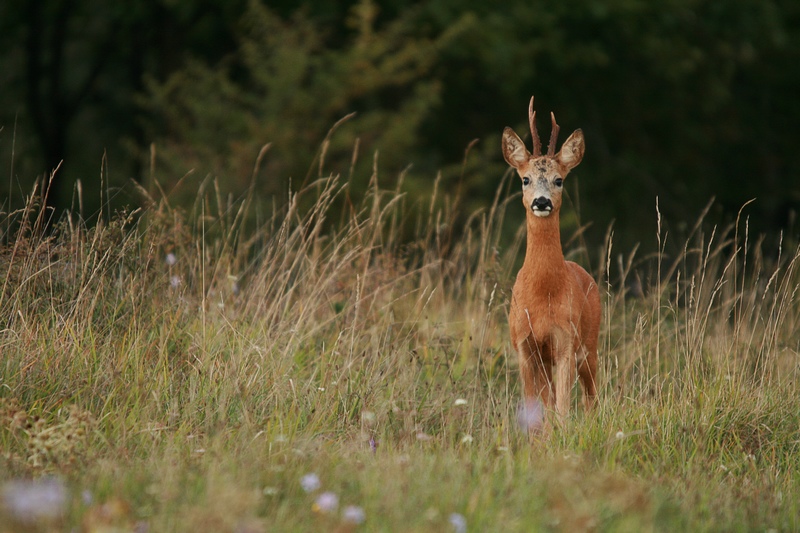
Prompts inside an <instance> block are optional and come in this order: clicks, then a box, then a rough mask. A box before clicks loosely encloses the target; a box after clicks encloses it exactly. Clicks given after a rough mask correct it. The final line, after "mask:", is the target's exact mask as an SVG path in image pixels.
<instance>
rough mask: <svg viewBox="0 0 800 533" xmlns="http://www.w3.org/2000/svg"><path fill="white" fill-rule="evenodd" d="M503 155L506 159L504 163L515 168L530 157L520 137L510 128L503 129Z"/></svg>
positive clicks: (518, 167)
mask: <svg viewBox="0 0 800 533" xmlns="http://www.w3.org/2000/svg"><path fill="white" fill-rule="evenodd" d="M503 157H504V158H505V159H506V163H508V164H509V165H511V166H512V167H514V168H516V169H517V170H519V169H520V167H521V166H522V165H524V164H525V163H527V162H528V160H529V159H530V158H531V154H530V152H528V149H527V148H525V144H524V143H523V142H522V139H520V138H519V136H518V135H517V134H516V133H514V130H512V129H511V128H506V129H505V130H503Z"/></svg>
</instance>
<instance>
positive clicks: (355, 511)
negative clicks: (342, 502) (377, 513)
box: [342, 505, 367, 524]
mask: <svg viewBox="0 0 800 533" xmlns="http://www.w3.org/2000/svg"><path fill="white" fill-rule="evenodd" d="M366 519H367V515H366V513H364V509H362V508H361V507H359V506H357V505H348V506H347V507H345V508H344V510H343V511H342V520H344V521H345V522H350V523H351V524H363V523H364V520H366Z"/></svg>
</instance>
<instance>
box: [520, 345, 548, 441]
mask: <svg viewBox="0 0 800 533" xmlns="http://www.w3.org/2000/svg"><path fill="white" fill-rule="evenodd" d="M517 348H518V354H519V367H520V368H519V369H520V376H521V378H522V395H523V403H522V405H521V406H520V412H519V422H520V424H521V425H522V426H523V427H525V428H526V429H527V430H528V433H529V434H530V437H531V440H534V438H535V437H537V436H538V435H539V433H540V432H541V433H546V432H547V430H548V427H547V424H546V417H545V411H546V410H549V409H552V406H553V405H552V404H553V394H552V376H551V370H550V359H549V357H548V355H549V354H547V352H546V350H545V348H546V347H545V346H541V345H536V344H535V341H534V340H533V338H532V337H530V338H528V339H524V340H523V341H522V342H520V345H519V346H518V347H517Z"/></svg>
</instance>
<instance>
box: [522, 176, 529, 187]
mask: <svg viewBox="0 0 800 533" xmlns="http://www.w3.org/2000/svg"><path fill="white" fill-rule="evenodd" d="M530 184H531V179H530V178H522V186H523V187H527V186H528V185H530Z"/></svg>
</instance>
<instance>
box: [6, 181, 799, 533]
mask: <svg viewBox="0 0 800 533" xmlns="http://www.w3.org/2000/svg"><path fill="white" fill-rule="evenodd" d="M346 185H347V184H341V183H339V182H338V181H337V180H335V179H327V180H320V181H319V182H317V183H315V184H314V185H313V186H311V187H310V188H308V189H306V190H305V191H303V192H301V193H298V194H297V195H296V196H293V197H292V198H291V199H290V202H289V205H288V206H287V207H286V208H285V209H283V210H279V211H277V212H276V214H274V215H272V216H270V217H267V218H264V217H263V216H261V219H260V221H259V222H253V221H254V220H259V215H258V213H257V212H254V211H255V209H254V208H253V207H252V206H253V205H254V203H252V202H251V200H252V199H251V198H248V199H246V200H245V201H243V202H241V203H240V204H232V205H231V204H226V203H224V202H223V201H222V200H219V199H218V198H219V195H216V196H214V195H209V196H205V195H203V194H201V195H199V196H198V201H197V205H196V206H195V209H194V210H193V211H192V212H191V213H188V214H187V213H183V212H182V211H180V210H178V209H173V208H171V207H170V206H169V203H168V202H167V201H166V200H152V201H151V202H150V204H149V207H147V208H146V209H144V210H143V211H142V212H141V213H137V215H136V217H134V216H131V215H128V214H124V213H123V214H119V215H117V216H115V217H114V218H113V220H112V221H111V222H108V223H104V224H100V225H98V226H97V227H94V228H86V227H84V226H82V225H81V224H80V223H78V222H76V221H74V220H71V219H65V220H63V221H62V222H61V223H60V224H59V225H58V227H57V229H56V230H55V231H50V232H45V231H42V226H43V220H44V217H45V215H46V212H44V211H42V210H41V209H39V208H38V207H37V205H38V201H39V198H38V197H37V195H36V194H35V193H34V194H33V195H32V197H31V200H30V201H29V202H28V205H27V207H26V208H25V209H24V210H22V211H19V212H14V213H10V214H6V215H4V219H3V220H0V228H2V229H3V231H4V234H3V248H2V251H1V252H0V276H1V278H0V283H2V292H0V309H2V330H0V350H1V351H2V352H1V353H2V361H0V363H1V364H2V370H1V371H0V372H1V373H0V417H2V418H1V419H2V426H0V451H1V452H2V459H1V460H2V463H3V467H2V468H0V484H3V483H4V484H5V488H4V489H2V490H3V494H4V498H5V499H4V500H3V501H4V502H5V506H0V524H3V525H0V532H3V533H5V532H7V531H51V530H56V531H57V530H67V531H69V530H78V531H92V532H94V531H144V530H147V531H231V532H251V531H252V532H259V531H331V530H333V531H354V530H363V531H409V532H411V531H447V530H454V528H453V527H452V526H451V525H450V523H449V521H450V517H451V515H452V514H453V513H458V514H460V515H462V516H463V517H464V518H465V519H466V522H467V528H468V531H539V530H548V531H549V530H553V531H580V530H596V531H750V530H758V531H767V530H776V531H788V530H796V529H798V528H800V523H799V522H800V520H799V519H798V516H800V509H798V503H797V502H798V501H800V490H799V489H800V474H799V473H798V471H799V470H800V469H798V467H799V466H800V464H798V463H799V462H800V459H798V458H799V457H800V453H798V452H799V451H800V450H798V443H799V442H800V440H799V439H798V435H799V434H800V433H799V432H798V430H799V429H800V395H798V394H797V386H796V383H797V377H798V356H799V354H800V337H799V336H798V334H797V331H798V330H800V303H798V298H797V296H798V295H797V291H798V287H799V286H800V274H798V268H797V262H798V258H800V255H798V250H797V249H786V248H784V249H783V251H782V253H781V255H780V256H779V257H777V256H776V257H764V256H763V254H762V253H761V251H760V247H759V246H758V245H753V244H752V243H750V242H749V241H748V236H747V233H746V223H745V222H741V223H738V225H737V226H735V227H733V228H731V229H729V230H725V231H723V230H720V229H716V230H714V231H712V232H711V233H704V232H703V231H702V229H701V228H702V226H703V225H702V223H698V225H697V228H696V231H695V232H694V233H693V234H692V236H691V237H690V238H689V240H688V242H687V243H686V245H685V247H684V252H683V253H682V254H680V255H679V256H678V257H667V256H666V255H665V254H664V253H660V254H658V255H657V256H656V257H652V258H644V259H639V258H638V257H636V255H635V252H630V253H627V252H626V253H624V254H619V253H618V252H616V251H614V250H613V246H612V243H613V238H612V237H611V233H610V234H609V239H608V242H607V243H606V246H605V252H604V254H603V261H602V264H601V265H600V266H599V267H598V268H596V269H595V275H596V277H597V279H598V280H599V281H600V285H601V288H602V292H603V300H604V319H603V330H602V332H601V366H602V372H601V384H600V388H599V390H600V394H599V404H598V407H597V409H596V410H594V411H593V412H591V413H584V412H583V411H582V409H581V408H576V409H574V410H573V415H572V416H571V417H570V418H569V419H568V420H567V421H566V422H565V423H564V424H563V426H561V427H557V428H556V429H555V430H554V431H553V432H552V433H551V434H550V435H549V436H548V437H547V438H546V439H545V440H543V441H542V442H540V443H539V444H537V445H535V446H531V445H530V444H529V443H528V440H527V436H526V435H525V434H524V433H523V432H522V431H520V429H519V428H518V427H517V422H516V411H517V405H518V402H519V391H518V379H517V373H516V354H515V353H513V352H512V351H511V347H510V346H509V342H508V340H507V337H508V330H507V324H506V316H507V315H506V310H507V305H508V297H509V293H510V286H511V283H512V281H513V277H514V274H515V272H514V264H515V257H516V255H517V253H518V250H519V247H518V246H506V247H505V248H504V249H499V248H500V245H499V239H500V233H501V226H502V224H503V220H504V216H505V211H506V209H517V207H518V206H517V203H516V202H517V199H516V198H511V199H509V200H506V201H502V202H501V201H499V200H497V199H496V200H495V202H494V204H493V205H487V206H486V207H487V211H486V212H485V213H482V214H476V215H475V216H473V217H471V218H470V219H469V222H468V223H467V224H466V225H463V223H461V227H460V231H458V232H453V231H452V228H453V227H454V226H455V225H456V221H457V220H460V219H458V218H457V217H456V216H455V215H454V214H452V213H450V212H449V211H447V210H446V209H444V208H441V209H440V208H439V207H437V206H438V205H440V204H442V203H443V204H444V205H448V204H447V202H440V201H439V199H437V198H433V199H431V203H430V208H428V207H427V206H426V207H425V208H419V209H412V207H413V206H408V205H406V200H405V198H404V197H403V196H402V195H398V194H396V191H381V190H379V189H378V187H377V185H375V183H374V182H373V185H375V186H374V187H373V189H372V190H371V192H370V193H369V194H368V196H367V198H366V200H365V201H364V202H363V204H362V205H361V207H360V208H352V209H351V210H350V211H349V212H348V211H346V213H347V214H346V215H345V216H344V217H343V218H342V220H340V221H338V222H337V221H331V220H329V217H328V215H329V209H330V206H331V205H332V204H333V203H334V202H341V201H342V200H343V198H344V196H345V195H346V194H347V192H346ZM508 206H510V207H508ZM520 209H521V208H520ZM412 213H417V215H412ZM420 213H421V214H420ZM740 226H741V227H740ZM408 227H416V230H415V233H414V236H413V237H412V238H411V239H404V238H401V235H402V234H403V232H404V231H406V230H404V229H403V228H408ZM518 236H519V237H520V238H524V234H518ZM656 238H657V240H658V242H659V244H660V246H662V249H663V247H664V241H665V240H666V239H668V238H671V237H668V236H667V235H665V234H661V232H659V235H657V236H656ZM575 240H578V239H575ZM784 246H785V245H784ZM498 250H499V251H498ZM568 251H569V252H570V254H571V255H576V256H578V257H585V256H586V253H585V250H581V249H575V248H574V247H570V248H569V249H568ZM168 254H173V256H174V264H170V263H172V261H167V257H168ZM173 256H169V257H170V258H172V257H173ZM637 272H642V273H647V272H651V273H652V279H654V280H655V282H653V283H650V284H648V283H645V287H644V291H643V295H642V296H641V297H629V296H626V291H625V287H626V286H628V285H630V282H631V280H633V279H634V277H635V275H636V273H637ZM456 400H462V401H459V402H458V403H456ZM463 400H466V402H464V401H463ZM573 405H574V406H576V407H577V405H578V391H577V389H576V391H575V398H574V402H573ZM373 443H375V445H373ZM308 473H315V474H317V475H318V476H319V478H320V480H321V484H322V487H321V489H320V491H318V492H321V491H332V492H334V493H336V494H337V495H338V497H339V501H340V510H339V511H337V512H335V513H329V514H325V513H321V512H317V511H315V509H314V502H315V497H316V495H317V494H318V492H317V493H314V494H306V493H305V492H304V491H303V489H302V487H301V485H300V479H301V477H302V476H303V475H305V474H308ZM47 476H56V478H57V479H59V480H62V481H63V483H64V487H65V489H66V492H65V494H66V501H65V504H64V507H63V512H59V513H57V515H56V516H53V517H42V518H32V519H31V520H30V521H27V522H25V521H21V518H20V517H19V516H17V515H15V514H14V511H13V510H12V509H10V508H9V505H10V504H9V497H10V496H9V494H11V493H12V492H13V491H14V490H16V489H15V488H14V487H15V485H14V484H13V480H20V479H28V478H35V479H39V478H46V477H47ZM346 505H356V506H360V507H362V508H363V510H364V512H365V514H366V521H365V522H364V523H363V524H360V525H354V524H350V523H346V522H344V521H343V520H342V518H341V512H340V511H341V508H342V507H344V506H346ZM115 528H116V529H115Z"/></svg>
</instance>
